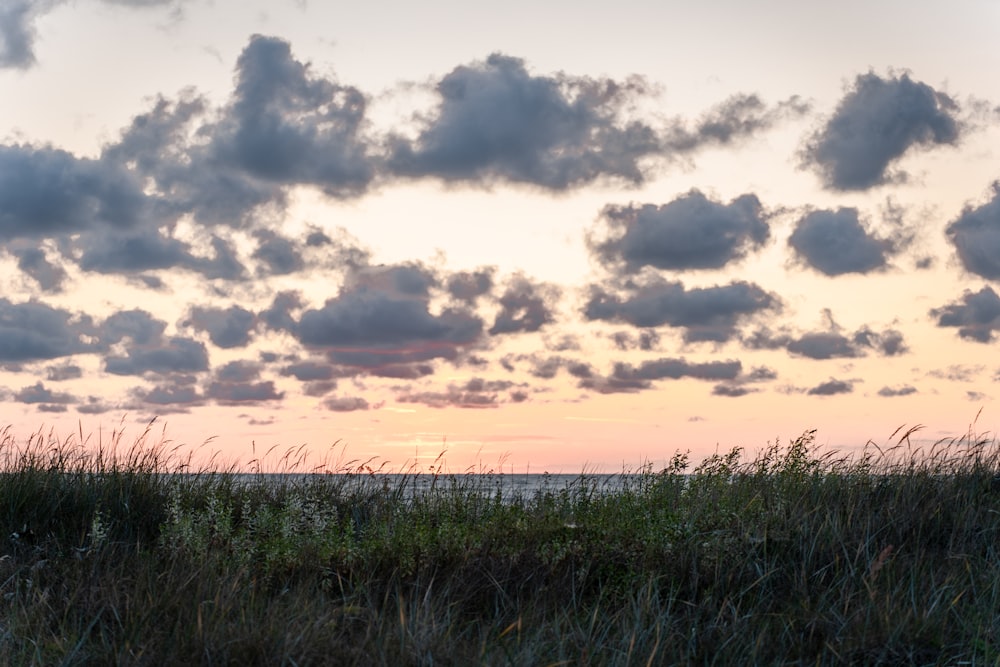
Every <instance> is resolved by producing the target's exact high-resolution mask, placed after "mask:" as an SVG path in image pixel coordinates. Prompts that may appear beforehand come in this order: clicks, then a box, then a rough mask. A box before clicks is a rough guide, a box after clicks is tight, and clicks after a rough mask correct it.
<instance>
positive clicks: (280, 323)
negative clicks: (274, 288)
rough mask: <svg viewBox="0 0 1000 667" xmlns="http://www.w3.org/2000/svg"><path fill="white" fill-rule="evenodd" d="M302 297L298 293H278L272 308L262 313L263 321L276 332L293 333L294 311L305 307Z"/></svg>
mask: <svg viewBox="0 0 1000 667" xmlns="http://www.w3.org/2000/svg"><path fill="white" fill-rule="evenodd" d="M303 305H304V304H303V303H302V296H301V295H300V294H299V293H298V292H278V294H276V295H275V296H274V300H273V301H272V302H271V306H270V307H269V308H267V309H265V310H262V311H261V312H260V319H261V321H262V322H263V323H264V324H265V325H266V326H267V327H268V328H270V329H274V330H275V331H292V330H293V329H294V328H295V319H294V317H293V316H292V313H293V311H297V310H299V309H301V308H302V307H303Z"/></svg>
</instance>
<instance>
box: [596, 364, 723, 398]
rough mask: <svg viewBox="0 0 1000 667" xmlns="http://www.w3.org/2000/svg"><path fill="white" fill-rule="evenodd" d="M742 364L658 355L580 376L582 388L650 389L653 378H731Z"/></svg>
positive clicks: (613, 390) (607, 391)
mask: <svg viewBox="0 0 1000 667" xmlns="http://www.w3.org/2000/svg"><path fill="white" fill-rule="evenodd" d="M742 368H743V365H742V364H741V363H740V362H739V361H737V360H732V359H730V360H726V361H709V362H703V363H691V362H689V361H687V360H686V359H677V358H661V359H651V360H647V361H644V362H642V363H641V364H639V365H638V366H632V365H631V364H626V363H623V362H616V363H615V365H614V368H613V370H612V372H611V375H609V376H607V377H599V376H588V377H584V378H581V380H580V383H579V386H580V387H581V388H582V389H592V390H595V391H598V392H600V393H602V394H610V393H621V392H636V391H641V390H644V389H650V388H651V387H652V386H653V381H655V380H666V379H669V380H679V379H680V378H684V377H690V378H695V379H698V380H734V379H736V378H737V377H738V376H739V374H740V371H741V370H742Z"/></svg>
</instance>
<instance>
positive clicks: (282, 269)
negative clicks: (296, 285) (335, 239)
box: [252, 230, 305, 276]
mask: <svg viewBox="0 0 1000 667" xmlns="http://www.w3.org/2000/svg"><path fill="white" fill-rule="evenodd" d="M255 236H256V237H257V249H256V250H254V252H253V255H252V257H253V258H254V259H256V260H259V261H260V262H261V263H262V264H263V265H264V267H266V269H264V267H261V270H258V274H259V275H276V276H283V275H287V274H289V273H294V272H296V271H301V270H302V268H303V267H305V260H303V258H302V254H301V253H300V252H299V250H298V248H297V247H296V246H295V244H294V243H293V242H292V241H290V240H289V239H286V238H285V237H283V236H279V235H278V234H275V233H274V232H272V231H269V230H260V231H258V232H256V234H255Z"/></svg>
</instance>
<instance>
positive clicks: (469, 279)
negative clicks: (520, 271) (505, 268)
mask: <svg viewBox="0 0 1000 667" xmlns="http://www.w3.org/2000/svg"><path fill="white" fill-rule="evenodd" d="M495 272H496V269H495V268H494V267H486V268H482V269H477V270H475V271H457V272H455V273H453V274H451V275H450V276H449V277H448V281H447V285H446V288H447V290H448V293H449V294H451V296H452V297H453V298H455V299H458V300H459V301H462V302H465V303H468V304H473V303H475V302H476V300H477V299H478V298H479V297H481V296H483V295H484V294H488V293H489V292H490V291H491V290H492V289H493V274H494V273H495Z"/></svg>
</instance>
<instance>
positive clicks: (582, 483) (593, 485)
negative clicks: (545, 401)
mask: <svg viewBox="0 0 1000 667" xmlns="http://www.w3.org/2000/svg"><path fill="white" fill-rule="evenodd" d="M233 475H234V477H236V478H237V479H238V480H239V481H241V482H245V483H254V482H257V481H260V480H261V479H263V480H265V481H267V482H270V483H273V484H308V483H312V482H321V483H329V484H330V485H331V486H332V487H333V488H344V490H345V491H347V490H350V489H354V488H358V487H366V488H375V489H379V488H385V489H388V490H394V489H401V490H402V491H403V493H404V494H405V495H406V496H408V497H411V496H413V495H414V494H419V493H427V492H430V491H447V490H449V489H451V488H453V487H457V488H460V489H469V490H471V491H478V492H482V493H488V494H490V495H494V494H496V492H497V491H499V492H500V493H501V495H502V496H503V497H504V498H513V497H517V496H522V497H531V496H534V495H535V494H536V493H539V492H541V493H544V492H553V493H558V492H560V491H563V490H567V491H570V492H572V491H574V490H578V491H579V490H587V491H592V492H596V493H615V492H618V491H621V490H623V489H625V488H635V487H637V486H638V485H639V482H640V480H641V476H640V475H635V474H614V475H609V474H586V475H580V474H573V475H570V474H514V473H511V474H499V475H498V474H493V475H475V474H462V475H440V476H435V475H431V474H396V473H377V474H372V475H368V474H363V475H357V474H350V475H347V474H317V475H312V474H239V473H234V474H233Z"/></svg>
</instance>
